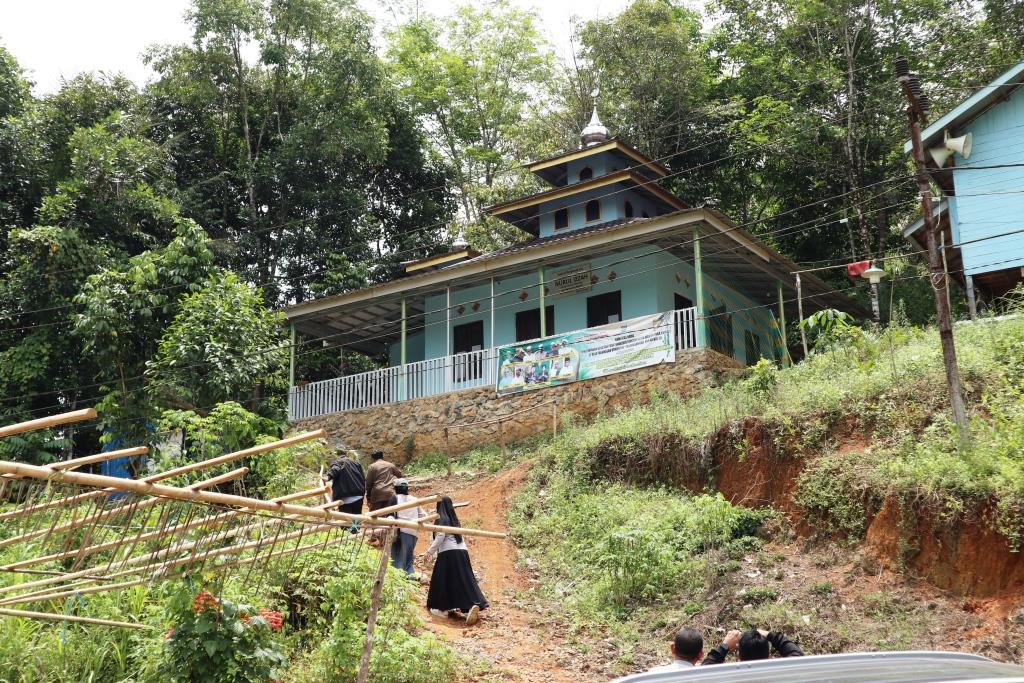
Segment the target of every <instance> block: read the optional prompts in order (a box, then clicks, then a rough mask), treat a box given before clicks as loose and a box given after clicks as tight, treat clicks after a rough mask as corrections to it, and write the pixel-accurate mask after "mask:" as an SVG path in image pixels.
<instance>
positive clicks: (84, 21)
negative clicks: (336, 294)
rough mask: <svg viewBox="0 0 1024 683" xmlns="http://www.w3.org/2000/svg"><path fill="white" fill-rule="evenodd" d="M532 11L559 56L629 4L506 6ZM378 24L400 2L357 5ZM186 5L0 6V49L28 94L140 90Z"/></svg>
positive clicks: (181, 37)
mask: <svg viewBox="0 0 1024 683" xmlns="http://www.w3.org/2000/svg"><path fill="white" fill-rule="evenodd" d="M512 1H513V4H515V5H517V6H519V7H522V8H524V9H525V8H529V9H533V10H535V11H536V12H537V14H538V16H539V17H540V24H541V29H542V31H543V33H544V35H545V36H546V37H547V39H548V41H549V42H550V43H551V44H552V45H553V46H554V47H555V49H556V51H557V52H558V53H559V55H562V56H564V55H566V54H568V51H569V46H570V35H571V27H572V24H571V20H572V17H573V16H578V17H580V18H582V19H594V18H597V17H607V16H610V15H614V14H616V13H618V12H619V11H621V10H622V9H623V8H624V7H625V6H626V5H628V4H629V0H512ZM359 2H360V5H362V7H363V8H364V9H365V10H367V11H368V12H369V13H370V14H372V15H373V16H374V17H375V18H376V20H377V22H378V24H382V23H392V22H393V21H394V16H393V14H392V11H391V5H394V6H395V7H396V8H397V7H399V6H401V5H402V4H403V2H402V0H390V2H389V0H359ZM189 4H190V3H189V0H0V45H3V46H4V47H6V48H7V49H8V50H10V52H11V53H12V54H13V55H14V57H15V58H16V59H17V60H18V62H19V63H20V64H21V66H22V68H24V69H26V70H27V71H28V73H29V77H30V79H31V80H32V81H34V82H35V83H36V86H35V92H36V93H37V94H44V93H49V92H53V91H54V90H56V89H57V88H58V87H59V86H60V81H61V79H62V78H71V77H73V76H74V75H76V74H78V73H80V72H82V71H107V72H112V73H116V72H121V73H123V74H125V75H126V76H128V77H129V78H131V79H132V80H134V81H135V82H137V83H139V84H142V83H145V81H146V80H147V79H148V78H149V77H150V76H151V75H152V73H151V72H150V71H149V69H148V68H147V67H146V66H145V65H144V64H143V63H142V53H143V51H144V50H145V49H146V47H147V46H149V45H153V44H155V43H182V42H185V41H187V40H188V39H189V36H190V34H189V29H188V26H186V25H185V22H184V19H183V15H184V13H185V10H186V8H187V7H188V6H189ZM456 4H458V3H457V2H456V1H455V0H420V10H421V11H425V12H429V13H432V14H447V13H448V12H450V11H451V8H452V7H454V6H455V5H456Z"/></svg>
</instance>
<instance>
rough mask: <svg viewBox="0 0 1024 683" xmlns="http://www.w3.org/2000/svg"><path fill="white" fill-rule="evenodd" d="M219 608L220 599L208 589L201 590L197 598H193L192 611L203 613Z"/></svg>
mask: <svg viewBox="0 0 1024 683" xmlns="http://www.w3.org/2000/svg"><path fill="white" fill-rule="evenodd" d="M219 608H220V601H219V600H217V598H215V597H214V596H213V594H212V593H210V592H209V591H207V590H201V591H199V592H198V593H197V594H196V597H195V599H193V600H192V611H193V612H195V613H196V614H202V613H203V612H205V611H206V610H208V609H212V610H216V609H219Z"/></svg>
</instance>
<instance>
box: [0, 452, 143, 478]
mask: <svg viewBox="0 0 1024 683" xmlns="http://www.w3.org/2000/svg"><path fill="white" fill-rule="evenodd" d="M146 453H149V449H148V448H146V447H145V446H136V447H134V448H122V449H120V450H117V451H107V452H106V453H97V454H96V455H85V456H82V457H81V458H72V459H70V460H62V461H61V462H55V463H52V464H50V465H44V467H46V468H47V469H51V470H55V471H56V470H73V469H75V468H78V467H85V466H86V465H92V464H94V463H97V462H105V461H107V460H113V459H114V458H131V457H134V456H136V455H145V454H146ZM4 478H5V479H13V478H14V477H10V476H9V475H4Z"/></svg>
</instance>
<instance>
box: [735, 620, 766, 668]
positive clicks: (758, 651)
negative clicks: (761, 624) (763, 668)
mask: <svg viewBox="0 0 1024 683" xmlns="http://www.w3.org/2000/svg"><path fill="white" fill-rule="evenodd" d="M769 654H771V648H770V647H769V645H768V638H767V637H766V636H765V635H764V634H763V633H761V632H760V631H758V630H757V629H756V628H752V629H750V630H749V631H744V632H743V635H741V636H740V644H739V647H738V648H737V649H736V655H737V656H738V657H739V658H740V660H741V661H752V660H755V659H768V655H769Z"/></svg>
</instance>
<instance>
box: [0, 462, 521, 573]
mask: <svg viewBox="0 0 1024 683" xmlns="http://www.w3.org/2000/svg"><path fill="white" fill-rule="evenodd" d="M0 464H2V463H0ZM331 504H335V503H327V505H331ZM430 518H431V516H429V515H428V517H427V518H425V519H430ZM374 521H376V522H381V521H383V520H374ZM392 521H395V520H392ZM397 521H404V520H397ZM390 526H399V525H390ZM401 526H404V527H406V528H413V529H417V530H419V529H425V530H441V531H447V533H459V531H462V532H465V531H467V530H465V529H462V528H461V527H457V528H456V527H438V526H434V525H432V524H426V523H424V522H423V521H420V522H406V523H404V524H402V525H401ZM335 528H337V527H336V526H335V525H333V524H324V525H318V526H314V527H313V528H311V529H307V528H304V529H301V530H299V531H294V532H291V533H288V534H284V535H282V536H278V537H277V539H276V540H277V541H279V542H284V541H289V540H293V539H296V538H301V537H303V536H306V535H313V534H320V533H324V532H325V531H330V530H332V529H335ZM456 529H458V530H459V531H456ZM468 531H471V532H475V533H477V534H479V533H481V532H479V531H476V530H472V529H470V530H468ZM487 533H496V532H487ZM502 536H503V535H502ZM200 542H201V541H195V542H193V543H191V544H189V545H188V547H184V546H182V547H178V548H175V549H163V550H158V551H154V552H152V553H148V554H146V555H142V556H139V557H134V558H131V559H129V560H127V561H126V562H125V563H124V564H123V565H122V566H134V565H143V566H141V567H133V568H132V569H124V570H121V571H118V572H114V573H108V574H105V575H103V576H104V579H106V580H111V579H116V578H121V577H123V576H131V575H132V574H137V573H139V572H144V571H150V570H152V569H153V563H152V560H154V559H160V558H162V557H166V556H167V555H168V554H170V553H171V552H180V551H184V550H191V549H193V548H195V546H196V545H197V544H199V543H200ZM263 542H264V541H263V540H262V539H260V540H256V541H249V542H247V543H242V544H238V545H233V546H227V547H225V548H219V549H217V550H214V551H211V552H208V553H206V554H205V555H204V556H203V557H204V560H205V559H206V558H209V557H220V556H222V555H226V554H231V553H234V552H243V551H245V550H249V549H252V548H256V547H258V546H260V545H261V544H262V543H263ZM194 561H195V556H189V557H185V558H178V559H175V560H171V561H169V562H164V563H162V564H161V565H160V566H161V567H162V568H164V569H167V568H171V567H176V566H180V565H182V564H189V563H192V562H194ZM93 572H95V568H92V569H83V570H81V571H78V572H71V573H69V574H63V575H61V576H51V577H48V578H45V579H38V580H36V581H28V582H25V583H19V584H14V585H10V586H3V587H0V593H8V592H11V591H15V590H27V589H30V588H39V587H41V586H50V585H53V584H55V583H61V582H62V581H72V580H77V579H82V578H84V577H85V576H87V575H88V574H90V573H93Z"/></svg>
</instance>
